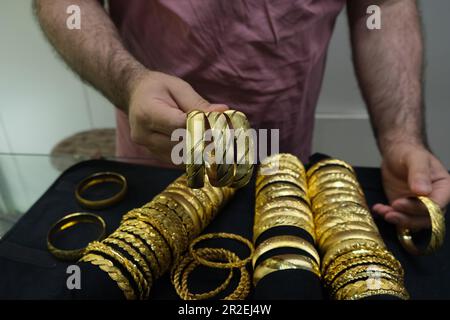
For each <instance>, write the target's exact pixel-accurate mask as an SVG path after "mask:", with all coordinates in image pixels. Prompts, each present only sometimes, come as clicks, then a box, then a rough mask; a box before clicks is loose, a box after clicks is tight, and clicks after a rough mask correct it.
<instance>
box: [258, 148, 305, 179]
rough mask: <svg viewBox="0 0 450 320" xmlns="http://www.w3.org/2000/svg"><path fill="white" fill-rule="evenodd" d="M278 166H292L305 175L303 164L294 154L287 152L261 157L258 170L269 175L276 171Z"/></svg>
mask: <svg viewBox="0 0 450 320" xmlns="http://www.w3.org/2000/svg"><path fill="white" fill-rule="evenodd" d="M280 168H292V169H293V170H295V171H297V172H300V173H301V174H302V176H303V177H306V172H305V167H304V166H303V164H302V163H301V162H300V160H299V159H298V158H297V157H296V156H294V155H293V154H289V153H278V154H274V155H271V156H269V157H267V158H265V159H263V160H262V161H261V165H260V166H259V170H260V171H259V172H260V174H261V175H270V174H273V173H276V171H278V169H280ZM266 171H267V172H266Z"/></svg>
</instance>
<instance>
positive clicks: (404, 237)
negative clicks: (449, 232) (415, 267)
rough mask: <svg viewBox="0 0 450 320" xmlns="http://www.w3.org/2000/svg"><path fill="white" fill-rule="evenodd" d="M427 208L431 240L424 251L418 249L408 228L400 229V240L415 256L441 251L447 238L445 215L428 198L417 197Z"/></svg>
mask: <svg viewBox="0 0 450 320" xmlns="http://www.w3.org/2000/svg"><path fill="white" fill-rule="evenodd" d="M417 199H419V200H420V201H421V202H422V203H423V204H424V205H425V207H426V208H427V210H428V214H429V215H430V219H431V238H430V242H429V243H428V245H427V247H426V248H425V249H423V250H421V249H419V248H417V246H416V245H415V244H414V241H413V239H412V235H411V231H410V230H409V229H406V228H403V229H402V228H400V229H399V231H398V239H399V241H400V243H401V244H402V246H403V248H404V249H405V250H406V251H408V252H409V253H410V254H413V255H425V254H431V253H433V252H435V251H436V250H437V249H439V248H440V247H441V246H442V244H443V243H444V238H445V218H444V213H443V212H442V210H441V208H440V207H439V205H438V204H436V203H435V202H434V201H433V200H431V199H430V198H427V197H423V196H419V197H417Z"/></svg>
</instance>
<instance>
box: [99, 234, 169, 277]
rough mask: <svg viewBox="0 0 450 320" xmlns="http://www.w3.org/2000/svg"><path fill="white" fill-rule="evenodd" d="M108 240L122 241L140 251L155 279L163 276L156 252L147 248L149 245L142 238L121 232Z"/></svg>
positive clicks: (112, 235)
mask: <svg viewBox="0 0 450 320" xmlns="http://www.w3.org/2000/svg"><path fill="white" fill-rule="evenodd" d="M108 238H113V239H120V240H122V241H125V242H126V243H128V244H129V245H130V246H132V247H134V248H136V249H137V250H139V252H140V253H141V254H142V256H143V257H145V260H146V261H147V264H148V266H149V267H150V270H151V272H152V274H153V275H154V279H156V278H159V277H160V276H161V275H162V273H161V268H160V266H159V262H158V259H157V257H156V254H155V252H153V251H152V250H151V249H150V248H149V247H147V245H146V244H145V242H144V241H143V240H141V238H138V237H136V236H134V235H133V234H131V233H128V232H122V231H119V230H116V231H114V232H113V233H112V234H111V235H110V236H109V237H108Z"/></svg>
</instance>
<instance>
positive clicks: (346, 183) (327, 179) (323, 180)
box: [308, 174, 362, 193]
mask: <svg viewBox="0 0 450 320" xmlns="http://www.w3.org/2000/svg"><path fill="white" fill-rule="evenodd" d="M318 178H319V180H317V179H316V181H311V182H310V183H309V184H308V187H309V189H310V191H311V193H313V191H316V190H320V189H322V188H324V187H326V186H333V187H350V188H355V189H358V190H362V189H361V185H360V184H359V183H358V181H356V180H355V178H354V177H351V176H346V175H342V176H335V175H334V174H328V175H324V176H319V177H318ZM311 180H312V179H311Z"/></svg>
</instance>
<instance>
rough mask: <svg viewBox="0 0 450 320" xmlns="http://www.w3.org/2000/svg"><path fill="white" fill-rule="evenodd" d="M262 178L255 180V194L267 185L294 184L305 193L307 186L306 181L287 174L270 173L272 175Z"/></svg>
mask: <svg viewBox="0 0 450 320" xmlns="http://www.w3.org/2000/svg"><path fill="white" fill-rule="evenodd" d="M263 177H264V178H261V179H257V182H256V188H255V195H256V196H258V194H259V192H260V191H261V190H262V189H264V188H266V187H267V188H268V187H269V186H272V185H280V184H281V185H286V184H287V185H292V186H296V187H298V188H299V189H301V190H302V191H304V192H305V194H306V193H307V192H306V191H307V187H306V183H305V182H304V181H301V180H300V179H297V178H295V177H293V176H291V175H287V174H277V175H272V176H263Z"/></svg>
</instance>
